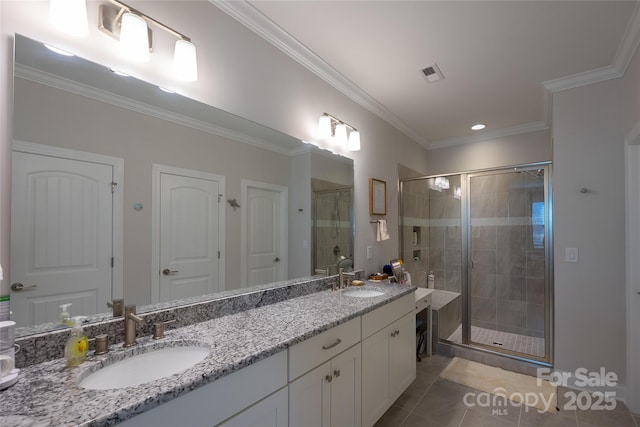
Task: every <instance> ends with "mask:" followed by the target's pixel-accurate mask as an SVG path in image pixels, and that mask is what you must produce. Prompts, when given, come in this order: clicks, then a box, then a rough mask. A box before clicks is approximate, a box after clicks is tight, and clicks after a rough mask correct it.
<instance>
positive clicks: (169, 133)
mask: <svg viewBox="0 0 640 427" xmlns="http://www.w3.org/2000/svg"><path fill="white" fill-rule="evenodd" d="M14 90H15V95H16V96H15V110H14V117H15V127H14V134H15V138H16V139H17V140H21V141H26V142H33V143H38V144H46V145H53V146H57V147H62V148H68V149H73V150H80V151H85V152H90V153H97V154H104V155H108V156H114V157H119V158H123V159H125V163H124V175H125V182H124V189H125V190H124V297H125V299H126V300H127V301H131V303H132V304H149V303H150V302H151V300H150V296H151V291H150V289H151V288H150V284H151V231H152V227H151V211H152V209H151V165H152V164H154V163H158V164H162V165H167V166H173V167H179V168H185V169H191V170H196V171H201V172H208V173H212V174H217V175H223V176H224V177H225V186H226V189H225V196H226V197H225V200H223V201H222V203H224V207H225V209H226V212H225V229H226V239H225V240H226V247H223V248H222V250H223V251H224V252H225V255H226V268H225V272H226V280H225V282H226V283H225V284H224V285H225V286H226V289H234V288H237V287H239V286H240V226H241V221H240V213H241V212H240V210H234V209H232V208H231V207H230V206H229V205H228V204H227V203H226V202H225V201H226V199H229V198H230V199H233V198H237V199H239V198H240V180H241V179H250V180H254V181H260V182H266V183H269V184H275V185H281V186H284V187H289V185H290V179H291V157H290V156H286V155H282V154H278V153H274V152H272V151H269V150H264V149H260V148H256V147H252V146H250V145H247V144H242V143H238V142H236V141H231V140H228V139H225V138H222V137H219V136H216V135H212V134H209V133H205V132H201V131H199V130H195V129H192V128H189V127H185V126H181V125H178V124H175V123H171V122H167V121H164V120H160V119H157V118H155V117H151V116H147V115H145V114H140V113H136V112H133V111H130V110H126V109H123V108H120V107H116V106H113V105H111V104H107V103H104V102H100V101H95V100H93V99H89V98H85V97H83V96H79V95H74V94H71V93H69V92H65V91H61V90H58V89H54V88H51V87H48V86H44V85H41V84H38V83H33V82H30V81H28V80H23V79H19V78H17V79H16V80H15V89H14ZM69 124H73V126H72V127H70V126H69ZM306 183H307V187H309V186H310V185H311V184H310V180H307V181H306ZM290 198H291V200H290V201H291V202H292V203H294V202H295V201H296V200H295V195H290ZM134 203H142V204H143V206H144V208H143V209H142V210H141V211H136V210H134V209H133V204H134ZM306 214H307V215H309V213H308V211H306ZM289 234H290V235H291V240H292V241H293V242H298V241H299V240H300V238H297V237H295V236H294V234H295V233H293V232H292V233H289ZM298 252H299V251H298ZM308 272H309V268H308V264H307V269H306V273H305V274H304V275H308V274H309V273H308ZM297 277H300V276H297Z"/></svg>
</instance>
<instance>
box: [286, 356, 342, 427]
mask: <svg viewBox="0 0 640 427" xmlns="http://www.w3.org/2000/svg"><path fill="white" fill-rule="evenodd" d="M332 380H333V377H332V373H331V362H326V363H324V364H322V365H320V366H318V367H317V368H315V369H314V370H312V371H310V372H308V373H306V374H305V375H303V376H301V377H300V378H298V379H297V380H295V381H294V382H292V383H290V384H289V424H290V425H291V426H292V427H329V426H330V425H331V424H330V423H331V382H332Z"/></svg>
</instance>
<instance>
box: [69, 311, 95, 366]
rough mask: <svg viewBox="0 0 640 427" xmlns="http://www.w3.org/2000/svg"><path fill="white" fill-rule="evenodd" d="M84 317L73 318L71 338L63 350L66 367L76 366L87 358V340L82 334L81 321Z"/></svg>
mask: <svg viewBox="0 0 640 427" xmlns="http://www.w3.org/2000/svg"><path fill="white" fill-rule="evenodd" d="M83 320H84V316H74V317H73V323H74V325H73V327H72V328H71V336H70V337H69V340H68V341H67V345H66V346H65V348H64V357H65V358H66V359H67V366H68V367H74V366H78V365H79V364H81V363H82V362H84V361H85V359H86V358H87V351H88V350H89V340H88V339H87V336H86V335H85V334H84V333H83V332H82V321H83Z"/></svg>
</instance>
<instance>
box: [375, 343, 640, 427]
mask: <svg viewBox="0 0 640 427" xmlns="http://www.w3.org/2000/svg"><path fill="white" fill-rule="evenodd" d="M450 360H451V359H449V358H447V357H444V356H440V355H434V356H431V357H423V358H422V362H419V363H418V364H417V378H416V380H415V381H414V382H413V384H411V386H409V388H408V389H407V390H406V391H405V392H404V393H403V394H402V396H400V398H398V400H397V401H395V402H394V404H393V406H392V407H391V408H390V409H389V410H388V411H387V412H386V413H385V414H384V415H383V416H382V418H380V420H379V421H378V422H377V423H376V425H375V427H432V426H433V427H640V416H637V415H636V416H632V414H631V413H630V412H629V410H628V409H627V407H626V406H625V405H624V403H622V402H618V404H617V405H616V408H615V409H614V410H611V411H595V410H594V411H581V410H565V409H564V407H565V403H566V398H565V397H564V393H565V392H567V391H568V390H567V389H564V390H559V402H558V403H559V407H560V408H561V410H560V412H559V413H558V414H551V413H548V412H545V413H542V414H540V413H538V411H537V410H536V409H530V408H527V407H524V406H516V405H514V404H511V403H508V402H505V401H504V400H503V401H499V400H498V401H496V406H492V407H480V406H479V405H475V406H473V407H470V406H468V405H465V403H464V398H465V395H467V394H468V393H472V395H470V396H473V397H471V398H469V397H468V398H467V401H468V402H471V403H474V402H476V398H475V396H476V393H478V391H477V390H474V389H472V388H469V387H465V386H463V385H460V384H456V383H452V382H449V381H446V380H443V379H441V378H439V375H440V372H441V371H442V370H443V369H444V368H445V367H446V366H447V365H448V364H449V362H450Z"/></svg>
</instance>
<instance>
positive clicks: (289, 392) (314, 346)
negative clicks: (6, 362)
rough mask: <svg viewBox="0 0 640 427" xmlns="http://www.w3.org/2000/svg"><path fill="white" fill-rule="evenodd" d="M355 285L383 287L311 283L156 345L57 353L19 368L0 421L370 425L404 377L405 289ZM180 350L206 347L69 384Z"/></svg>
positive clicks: (409, 331)
mask: <svg viewBox="0 0 640 427" xmlns="http://www.w3.org/2000/svg"><path fill="white" fill-rule="evenodd" d="M365 288H366V289H372V290H380V291H382V292H383V294H382V295H378V296H370V297H354V296H349V295H348V294H346V293H345V291H344V290H337V291H331V290H322V291H319V292H314V293H310V294H308V295H304V296H300V297H295V298H290V299H286V300H283V301H279V302H275V303H273V304H270V305H266V306H259V307H256V308H252V309H248V310H245V311H241V312H238V313H234V314H230V315H226V316H222V317H219V318H217V319H212V320H207V321H203V322H200V323H195V324H193V325H189V326H184V327H180V328H176V329H169V330H167V331H166V332H165V338H163V339H161V340H158V341H153V340H151V338H150V337H149V336H143V337H140V335H139V338H138V343H139V344H138V345H137V346H136V347H134V348H133V349H126V350H124V349H122V346H121V344H118V345H112V351H111V352H110V353H109V354H107V355H104V356H91V357H90V358H89V360H88V361H87V362H85V363H84V364H82V365H80V366H79V367H76V368H73V369H68V368H65V365H64V359H56V360H52V361H47V362H43V363H38V364H35V365H32V366H28V367H26V368H25V369H23V371H22V372H21V378H20V380H19V382H18V384H16V385H15V386H14V387H12V388H11V389H8V390H5V391H4V392H2V394H1V400H0V424H2V425H11V424H6V423H7V422H10V421H11V420H20V421H21V422H22V421H24V422H25V424H24V425H51V426H62V425H65V426H66V425H92V426H111V425H117V424H118V425H123V426H140V425H153V426H163V425H166V426H176V425H181V426H189V425H193V426H203V425H210V426H214V425H225V426H234V425H235V426H246V425H252V424H255V423H253V421H254V420H259V422H258V424H259V425H260V426H288V425H291V426H299V425H316V424H317V425H340V426H347V425H354V426H360V425H366V426H369V425H373V424H374V423H375V421H377V418H378V417H379V416H380V415H382V414H383V413H384V411H386V409H387V408H388V407H389V406H391V404H392V403H393V401H395V400H396V399H397V397H399V395H400V393H402V391H404V389H405V388H406V387H407V386H408V385H409V384H410V383H411V382H412V381H413V380H414V379H415V375H416V372H415V298H414V291H415V288H413V287H411V286H406V285H390V284H389V285H378V286H370V285H367V286H365ZM373 294H375V293H373ZM184 345H199V346H206V347H208V348H209V350H210V352H209V354H208V356H206V357H205V358H204V359H203V360H202V361H201V362H199V363H197V364H195V365H194V366H193V367H191V368H189V369H187V370H185V371H183V372H180V373H177V374H174V375H171V376H168V377H163V378H160V379H156V380H153V381H150V382H147V383H144V384H140V385H136V386H131V387H124V388H116V389H107V390H92V389H85V388H82V387H80V386H79V382H80V381H82V380H83V379H84V378H85V377H87V375H89V374H91V373H92V372H94V371H97V370H99V369H100V368H101V367H102V366H103V365H108V364H109V363H112V362H113V360H115V359H121V358H123V357H125V356H124V354H131V355H133V354H136V353H143V352H145V351H153V350H154V349H161V348H163V347H167V346H168V347H171V346H184ZM370 408H375V411H371V410H370ZM29 423H31V424H29Z"/></svg>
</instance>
